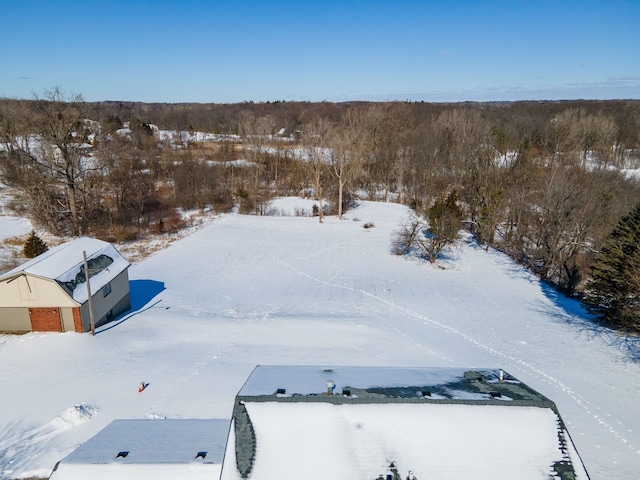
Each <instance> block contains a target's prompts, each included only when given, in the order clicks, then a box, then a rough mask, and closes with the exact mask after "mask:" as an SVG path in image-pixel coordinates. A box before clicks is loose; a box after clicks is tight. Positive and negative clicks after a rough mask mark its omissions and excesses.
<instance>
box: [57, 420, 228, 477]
mask: <svg viewBox="0 0 640 480" xmlns="http://www.w3.org/2000/svg"><path fill="white" fill-rule="evenodd" d="M228 429H229V421H228V420H212V419H206V420H204V419H184V420H183V419H178V420H175V419H174V420H150V419H136V420H114V421H113V422H111V423H110V424H109V425H108V426H107V427H105V428H104V429H103V430H102V431H100V432H99V433H98V434H97V435H95V436H94V437H92V438H90V439H89V440H88V441H86V442H85V443H83V444H82V445H80V447H78V448H77V449H76V450H74V451H73V452H72V453H71V454H69V455H68V456H67V457H65V458H64V459H63V460H62V461H61V462H60V463H59V465H58V466H57V468H56V470H55V472H54V473H53V475H52V476H51V478H52V480H76V479H78V480H79V479H86V478H92V479H111V480H113V479H116V478H117V479H126V478H131V479H136V480H137V479H146V478H149V479H153V480H159V479H164V478H167V479H173V478H177V477H184V478H191V479H200V478H202V479H209V480H211V479H215V478H218V476H219V475H220V470H221V468H222V460H223V458H224V448H225V442H226V439H227V432H228Z"/></svg>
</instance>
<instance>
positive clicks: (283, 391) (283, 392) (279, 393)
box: [276, 388, 287, 395]
mask: <svg viewBox="0 0 640 480" xmlns="http://www.w3.org/2000/svg"><path fill="white" fill-rule="evenodd" d="M285 393H287V389H286V388H279V389H277V390H276V395H284V394H285Z"/></svg>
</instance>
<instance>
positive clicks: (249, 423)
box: [221, 366, 588, 480]
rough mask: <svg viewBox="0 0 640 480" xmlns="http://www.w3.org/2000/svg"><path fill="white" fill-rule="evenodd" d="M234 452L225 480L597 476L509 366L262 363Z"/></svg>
mask: <svg viewBox="0 0 640 480" xmlns="http://www.w3.org/2000/svg"><path fill="white" fill-rule="evenodd" d="M226 456H227V459H225V464H224V466H223V471H222V476H221V478H222V479H223V480H239V479H240V478H246V475H250V478H252V479H268V478H276V477H277V478H295V477H297V476H302V477H304V478H306V479H316V478H317V479H319V480H320V479H325V478H327V476H331V477H335V478H361V479H370V480H375V479H377V478H379V476H380V475H382V476H383V478H386V475H393V468H396V469H397V470H398V473H399V474H400V475H401V477H402V478H404V477H405V476H406V475H407V472H408V471H409V470H411V471H413V473H414V474H415V475H416V476H417V478H447V479H468V478H518V479H524V480H526V479H531V480H534V479H540V478H550V477H557V478H564V479H569V478H572V479H587V478H588V476H587V474H586V471H585V470H584V467H583V465H582V462H581V460H580V458H579V457H578V455H577V453H576V451H575V449H574V447H573V443H572V440H571V438H570V437H569V434H568V432H567V431H566V429H565V427H564V424H563V422H562V419H561V418H560V415H559V414H558V413H557V410H556V408H555V405H554V404H553V402H551V401H550V400H548V399H547V398H546V397H544V396H542V395H540V394H539V393H537V392H535V391H534V390H533V389H531V388H529V387H527V386H526V385H524V384H522V382H520V381H518V380H517V379H515V378H513V377H512V376H510V375H509V374H508V373H506V372H503V371H501V370H499V369H482V370H478V369H473V370H469V369H467V370H463V369H455V368H438V369H429V368H400V367H329V368H323V367H312V366H310V367H306V366H292V367H283V366H259V367H257V368H256V369H255V370H254V372H253V373H252V375H251V376H250V378H249V379H248V380H247V382H246V383H245V385H244V386H243V387H242V389H241V391H240V393H239V394H238V397H237V399H236V407H235V409H234V416H233V428H232V431H231V434H230V438H229V442H228V444H227V453H226ZM392 463H393V465H394V467H390V465H391V464H392ZM236 466H237V468H236ZM572 475H574V476H572Z"/></svg>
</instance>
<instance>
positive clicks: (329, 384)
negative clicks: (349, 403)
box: [327, 380, 336, 396]
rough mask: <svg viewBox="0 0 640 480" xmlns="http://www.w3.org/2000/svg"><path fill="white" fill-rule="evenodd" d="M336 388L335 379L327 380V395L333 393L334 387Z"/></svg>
mask: <svg viewBox="0 0 640 480" xmlns="http://www.w3.org/2000/svg"><path fill="white" fill-rule="evenodd" d="M334 388H336V384H335V383H333V380H327V395H329V396H332V395H333V389H334Z"/></svg>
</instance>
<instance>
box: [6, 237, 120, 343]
mask: <svg viewBox="0 0 640 480" xmlns="http://www.w3.org/2000/svg"><path fill="white" fill-rule="evenodd" d="M84 255H86V258H87V265H88V268H89V279H90V280H89V287H90V290H91V309H90V308H89V301H88V298H89V289H88V288H87V281H86V275H85V267H84ZM129 266H130V263H129V262H128V261H126V260H125V259H124V258H123V257H122V255H120V253H119V252H118V251H117V250H116V248H115V247H114V246H113V245H111V244H110V243H108V242H104V241H102V240H98V239H95V238H88V237H80V238H76V239H75V240H71V241H69V242H66V243H63V244H61V245H58V246H57V247H54V248H52V249H50V250H48V251H46V252H45V253H43V254H42V255H39V256H37V257H35V258H33V259H31V260H29V261H28V262H26V263H24V264H23V265H20V266H19V267H16V268H14V269H13V270H11V271H9V272H7V273H5V274H3V275H0V332H30V331H53V332H67V331H74V332H88V331H90V329H91V313H93V318H94V326H96V327H98V326H100V325H103V324H105V323H107V322H109V321H111V320H112V319H113V318H114V317H116V316H117V315H119V314H120V313H122V312H125V311H127V310H129V309H130V308H131V301H130V295H129V274H128V268H129ZM91 311H92V312H91Z"/></svg>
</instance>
